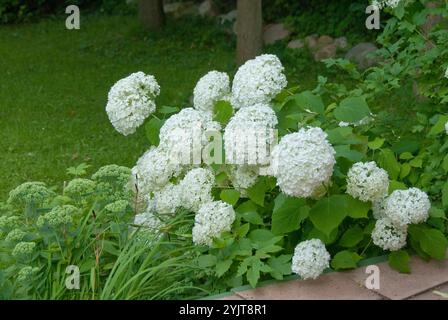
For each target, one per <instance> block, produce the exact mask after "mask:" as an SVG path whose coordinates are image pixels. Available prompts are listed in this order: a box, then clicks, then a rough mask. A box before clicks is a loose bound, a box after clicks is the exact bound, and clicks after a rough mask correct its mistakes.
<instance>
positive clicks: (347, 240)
mask: <svg viewBox="0 0 448 320" xmlns="http://www.w3.org/2000/svg"><path fill="white" fill-rule="evenodd" d="M362 239H364V231H363V230H362V229H361V228H360V227H359V226H354V227H351V228H350V229H348V230H347V231H345V232H344V234H343V235H342V237H341V239H340V240H339V245H341V246H342V247H346V248H352V247H354V246H356V245H357V244H358V243H360V242H361V241H362Z"/></svg>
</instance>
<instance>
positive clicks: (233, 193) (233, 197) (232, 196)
mask: <svg viewBox="0 0 448 320" xmlns="http://www.w3.org/2000/svg"><path fill="white" fill-rule="evenodd" d="M220 197H221V200H222V201H224V202H227V203H228V204H230V205H232V206H234V205H235V204H236V203H237V202H238V199H239V198H240V193H239V191H238V190H235V189H224V190H222V191H221V194H220Z"/></svg>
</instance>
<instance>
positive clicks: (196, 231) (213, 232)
mask: <svg viewBox="0 0 448 320" xmlns="http://www.w3.org/2000/svg"><path fill="white" fill-rule="evenodd" d="M234 221H235V211H234V210H233V207H232V206H231V205H230V204H228V203H225V202H223V201H212V202H208V203H206V204H204V205H202V206H201V207H200V208H199V210H198V212H197V214H196V216H195V222H194V226H193V231H192V233H193V242H194V243H195V244H197V245H207V246H211V245H212V244H213V239H214V238H217V237H219V236H220V235H221V233H223V232H224V231H230V230H231V228H232V224H233V222H234Z"/></svg>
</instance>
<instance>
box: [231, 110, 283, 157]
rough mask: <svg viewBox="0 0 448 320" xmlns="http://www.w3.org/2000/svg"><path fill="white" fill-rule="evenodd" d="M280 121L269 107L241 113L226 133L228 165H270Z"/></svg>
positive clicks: (235, 116) (239, 112)
mask: <svg viewBox="0 0 448 320" xmlns="http://www.w3.org/2000/svg"><path fill="white" fill-rule="evenodd" d="M277 123H278V120H277V116H276V115H275V112H274V111H273V110H272V108H271V107H270V106H269V105H268V104H256V105H253V106H250V107H245V108H242V109H240V110H238V111H237V112H236V113H235V114H234V115H233V117H232V118H231V119H230V121H229V123H228V124H227V126H226V128H225V131H224V150H225V155H226V163H228V164H249V165H268V164H269V162H270V148H271V147H272V145H274V144H275V143H276V138H277V134H276V130H275V127H276V126H277Z"/></svg>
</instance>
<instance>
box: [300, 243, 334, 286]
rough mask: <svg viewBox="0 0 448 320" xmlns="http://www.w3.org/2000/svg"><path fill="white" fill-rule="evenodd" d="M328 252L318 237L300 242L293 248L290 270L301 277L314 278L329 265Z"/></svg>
mask: <svg viewBox="0 0 448 320" xmlns="http://www.w3.org/2000/svg"><path fill="white" fill-rule="evenodd" d="M329 262H330V254H329V253H328V251H327V249H326V248H325V245H324V243H323V242H322V241H321V240H319V239H311V240H307V241H303V242H300V243H299V244H298V245H297V246H296V248H295V249H294V256H293V257H292V266H291V269H292V272H294V273H296V274H298V275H299V276H300V277H301V278H302V279H304V280H306V279H316V278H317V277H319V276H320V275H321V274H322V272H323V271H324V270H325V269H326V268H328V267H329V266H330V264H329Z"/></svg>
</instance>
